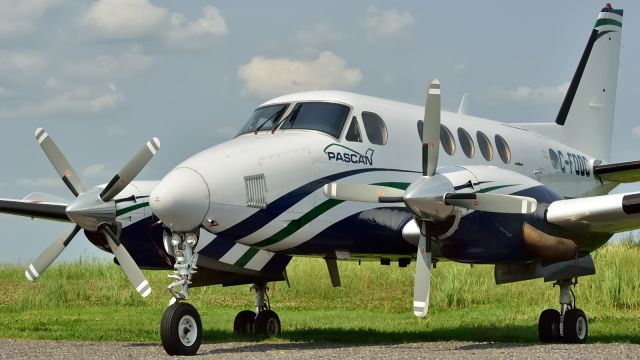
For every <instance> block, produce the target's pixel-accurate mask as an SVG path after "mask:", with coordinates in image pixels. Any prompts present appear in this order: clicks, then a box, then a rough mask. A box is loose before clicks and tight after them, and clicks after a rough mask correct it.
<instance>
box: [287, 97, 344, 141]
mask: <svg viewBox="0 0 640 360" xmlns="http://www.w3.org/2000/svg"><path fill="white" fill-rule="evenodd" d="M350 111H351V109H350V108H349V107H348V106H346V105H342V104H334V103H325V102H309V103H298V104H296V106H295V107H294V108H293V110H291V113H289V115H288V116H287V117H286V118H285V119H284V121H283V123H282V126H281V127H280V129H281V130H282V129H284V130H286V129H308V130H317V131H322V132H324V133H327V134H329V135H331V136H333V137H335V138H338V137H339V136H340V133H341V132H342V128H343V126H344V123H345V122H346V121H347V116H348V115H349V112H350Z"/></svg>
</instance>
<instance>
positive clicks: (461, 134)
mask: <svg viewBox="0 0 640 360" xmlns="http://www.w3.org/2000/svg"><path fill="white" fill-rule="evenodd" d="M458 141H459V142H460V147H461V148H462V151H463V152H464V154H465V155H467V157H468V158H472V157H473V155H474V154H475V153H476V147H475V144H474V143H473V139H472V138H471V135H469V133H468V132H467V130H465V129H463V128H458Z"/></svg>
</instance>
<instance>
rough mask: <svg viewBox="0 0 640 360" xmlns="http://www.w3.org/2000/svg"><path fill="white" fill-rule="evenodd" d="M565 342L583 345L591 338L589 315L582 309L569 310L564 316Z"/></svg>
mask: <svg viewBox="0 0 640 360" xmlns="http://www.w3.org/2000/svg"><path fill="white" fill-rule="evenodd" d="M563 330H564V341H566V342H568V343H583V342H585V341H586V340H587V336H589V326H588V324H587V315H585V314H584V311H582V310H580V309H571V310H567V312H566V313H565V314H564V324H563Z"/></svg>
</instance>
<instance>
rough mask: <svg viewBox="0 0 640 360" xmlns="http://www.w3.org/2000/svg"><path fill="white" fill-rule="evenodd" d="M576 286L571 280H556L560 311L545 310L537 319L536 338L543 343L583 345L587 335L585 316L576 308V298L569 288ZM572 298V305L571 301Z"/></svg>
mask: <svg viewBox="0 0 640 360" xmlns="http://www.w3.org/2000/svg"><path fill="white" fill-rule="evenodd" d="M575 284H577V280H576V282H572V281H571V280H558V281H556V283H555V284H554V286H555V285H558V287H560V311H558V310H555V309H547V310H545V311H543V312H542V313H541V314H540V318H539V319H538V337H539V338H540V341H541V342H543V343H550V342H559V341H564V342H567V343H583V342H585V341H586V340H587V337H588V335H589V326H588V323H587V316H586V315H585V313H584V311H582V310H580V309H578V308H576V301H575V300H576V298H575V295H574V294H573V291H571V286H573V285H575ZM572 298H573V303H572V301H571V299H572Z"/></svg>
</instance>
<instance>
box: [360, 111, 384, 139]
mask: <svg viewBox="0 0 640 360" xmlns="http://www.w3.org/2000/svg"><path fill="white" fill-rule="evenodd" d="M362 123H363V124H364V131H365V132H366V133H367V138H368V139H369V141H370V142H371V143H372V144H375V145H384V144H386V143H387V125H385V123H384V121H383V120H382V118H381V117H380V116H379V115H378V114H376V113H372V112H369V111H363V112H362Z"/></svg>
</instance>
